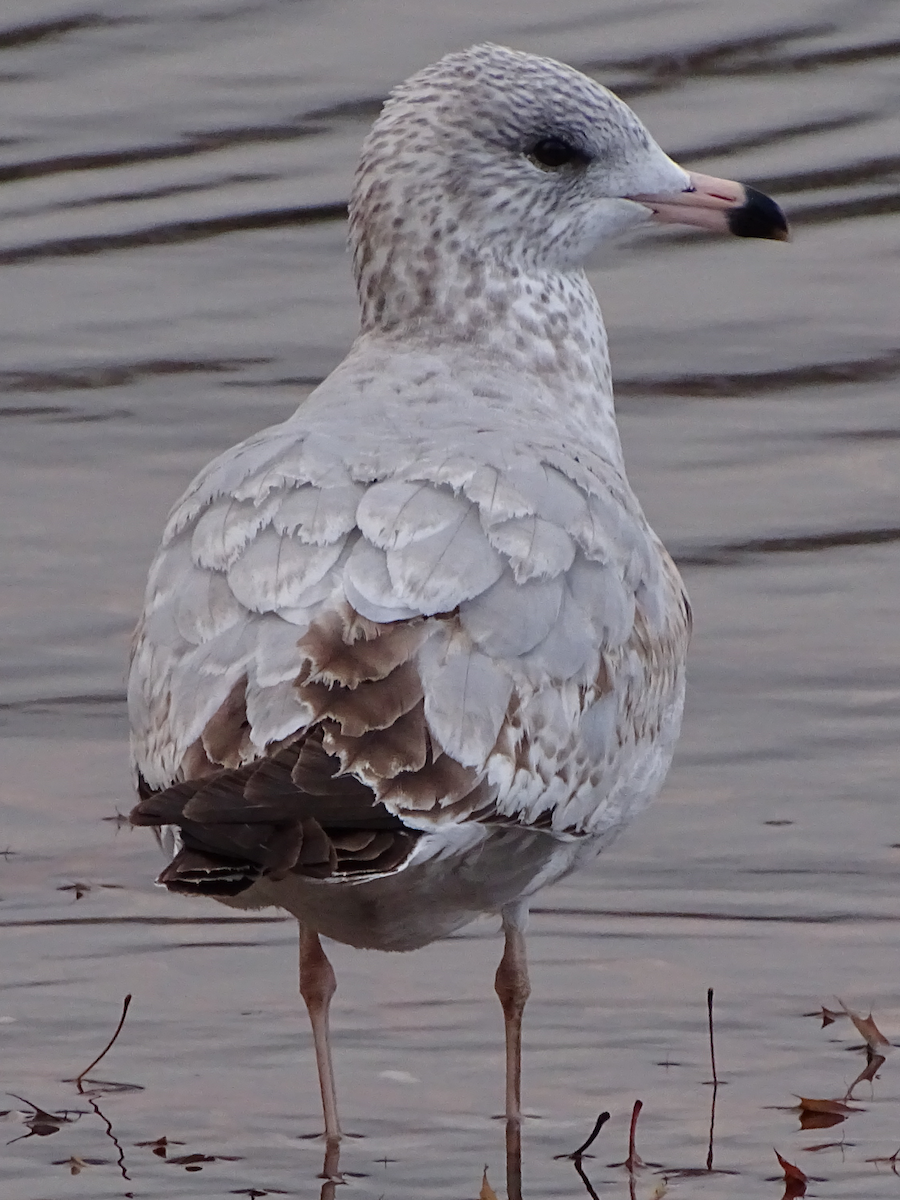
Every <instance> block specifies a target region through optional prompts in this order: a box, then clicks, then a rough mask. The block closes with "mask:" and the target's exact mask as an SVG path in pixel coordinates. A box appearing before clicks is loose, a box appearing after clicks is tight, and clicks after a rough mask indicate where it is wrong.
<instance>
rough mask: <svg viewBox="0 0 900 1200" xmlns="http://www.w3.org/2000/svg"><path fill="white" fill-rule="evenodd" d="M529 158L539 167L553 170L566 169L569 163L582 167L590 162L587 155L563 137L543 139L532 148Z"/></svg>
mask: <svg viewBox="0 0 900 1200" xmlns="http://www.w3.org/2000/svg"><path fill="white" fill-rule="evenodd" d="M528 157H529V158H531V159H533V160H534V162H536V163H537V164H538V165H539V166H541V167H549V168H550V169H551V170H556V169H557V168H558V167H564V166H566V165H567V164H569V163H576V164H578V165H579V166H580V165H582V164H584V163H586V162H587V161H588V160H587V155H586V154H583V153H582V151H581V150H579V149H577V148H576V147H575V146H573V145H572V143H571V142H567V141H566V140H565V138H561V137H545V138H541V140H540V141H539V142H535V144H534V145H533V146H532V147H531V149H530V150H529V152H528Z"/></svg>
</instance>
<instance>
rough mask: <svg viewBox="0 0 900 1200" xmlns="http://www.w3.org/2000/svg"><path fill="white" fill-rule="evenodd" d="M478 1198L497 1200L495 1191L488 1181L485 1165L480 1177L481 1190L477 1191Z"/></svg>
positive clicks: (481, 1199) (479, 1199)
mask: <svg viewBox="0 0 900 1200" xmlns="http://www.w3.org/2000/svg"><path fill="white" fill-rule="evenodd" d="M478 1200H497V1193H496V1192H495V1191H494V1189H493V1188H492V1187H491V1185H490V1184H489V1183H488V1177H487V1167H485V1168H484V1175H483V1176H482V1178H481V1191H480V1192H479V1193H478Z"/></svg>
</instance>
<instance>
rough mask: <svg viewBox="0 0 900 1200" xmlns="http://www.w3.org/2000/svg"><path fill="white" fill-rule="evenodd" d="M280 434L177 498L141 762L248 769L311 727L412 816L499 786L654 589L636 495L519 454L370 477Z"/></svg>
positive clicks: (140, 705)
mask: <svg viewBox="0 0 900 1200" xmlns="http://www.w3.org/2000/svg"><path fill="white" fill-rule="evenodd" d="M269 441H270V442H277V444H276V445H270V444H266V439H265V438H258V439H251V443H247V444H245V445H244V446H242V447H238V448H237V450H236V451H235V452H234V453H233V454H232V455H231V456H228V455H226V456H224V457H223V459H221V460H219V463H218V464H217V465H216V464H214V466H213V468H212V469H210V470H209V471H207V472H205V473H204V475H202V476H201V477H200V478H199V479H198V481H197V483H196V484H195V485H193V487H192V489H191V490H190V491H189V492H188V493H187V494H186V496H185V497H184V499H183V501H182V502H180V504H179V506H177V507H176V509H175V511H174V512H173V515H172V518H171V520H170V523H169V527H168V530H167V535H166V540H165V541H164V544H163V547H162V549H161V551H160V554H159V555H158V557H157V560H156V562H155V564H154V567H153V570H152V572H151V578H150V582H149V584H148V591H147V601H146V607H145V612H144V616H143V618H142V621H141V625H140V626H139V629H138V634H137V637H136V642H135V651H134V658H133V663H132V672H131V681H130V689H129V699H130V707H131V711H132V723H133V727H134V753H135V759H136V763H137V767H138V769H139V771H140V772H141V774H142V776H143V777H144V778H145V779H146V781H147V784H148V785H149V786H150V787H151V788H161V787H167V786H168V785H169V784H171V783H172V782H173V781H174V780H176V779H178V778H181V777H184V776H185V775H186V774H187V775H190V773H191V771H193V770H198V769H199V770H205V771H208V770H210V769H217V768H220V767H223V766H225V767H229V768H235V767H239V766H241V765H242V764H243V763H246V762H249V761H252V760H253V759H254V758H257V757H259V756H261V755H265V754H266V753H274V752H277V751H278V749H279V748H280V747H281V746H282V745H284V744H285V743H286V742H288V741H290V739H292V738H294V739H296V737H298V736H300V735H301V734H303V732H304V731H305V730H308V729H310V728H311V727H313V726H315V727H316V728H318V729H320V730H321V738H322V746H323V748H324V750H325V751H326V752H327V754H328V755H331V756H332V759H333V760H336V766H337V763H339V769H340V771H342V772H348V773H351V774H353V775H354V776H355V777H356V778H357V779H359V780H360V781H361V782H363V783H365V784H366V785H368V786H369V787H371V788H372V790H373V792H374V793H375V795H376V796H377V797H378V799H379V800H380V801H383V802H384V803H385V804H386V805H388V807H389V808H390V809H392V810H393V811H395V812H398V813H401V814H402V815H404V818H405V819H406V818H409V819H411V820H413V821H420V822H422V823H423V824H426V825H427V824H428V823H429V822H432V821H434V820H437V819H458V818H460V817H463V816H465V815H470V814H471V813H473V812H476V811H480V810H483V809H485V808H489V807H490V806H492V805H496V804H497V802H498V801H499V800H501V799H502V794H503V793H509V792H510V790H511V789H513V790H514V788H515V787H516V786H517V784H516V779H517V771H519V770H520V769H521V762H520V761H518V760H521V748H522V742H523V739H525V738H527V736H528V733H529V730H528V719H530V718H529V716H528V714H529V713H530V714H531V716H532V717H535V718H536V719H539V720H542V719H544V718H543V717H541V716H540V714H539V710H540V711H543V710H545V709H546V708H547V704H548V703H549V701H548V699H547V698H548V696H552V697H554V699H553V701H552V703H553V705H555V706H556V708H557V709H558V708H559V707H560V704H561V703H563V702H562V701H561V700H560V697H564V704H563V707H564V708H566V711H567V713H568V718H567V719H568V723H569V725H570V727H571V726H573V725H574V726H577V724H578V722H579V720H580V717H581V713H582V711H583V710H584V708H585V706H586V705H588V704H589V703H590V702H591V701H592V699H593V698H594V697H595V696H596V695H599V694H600V693H601V692H602V690H603V689H604V687H608V684H609V680H608V678H607V673H606V666H605V663H606V657H605V656H608V655H609V654H610V653H614V652H615V651H616V650H617V649H618V648H621V647H622V646H623V645H624V644H625V643H626V642H627V641H628V639H629V638H630V637H631V635H632V631H633V628H634V619H635V596H636V595H639V594H640V593H641V592H642V591H646V592H648V593H649V594H653V593H654V591H655V590H658V586H659V581H658V579H656V578H655V576H654V572H656V573H657V574H658V567H657V566H656V559H655V557H654V548H653V544H652V542H651V540H650V538H651V535H649V534H648V532H647V530H646V526H645V524H644V523H643V519H642V517H641V516H640V513H639V510H637V511H636V512H630V511H628V510H627V508H624V507H623V505H622V503H621V501H620V500H619V499H618V498H617V497H615V496H613V495H611V494H610V492H609V490H608V489H606V488H604V487H600V486H599V485H598V487H597V489H596V494H591V493H589V492H588V491H586V490H585V489H584V488H583V487H582V486H579V485H577V484H576V483H574V482H573V480H572V479H571V478H569V477H567V475H566V474H565V473H564V472H563V471H562V470H560V469H558V467H557V466H550V465H548V464H546V463H544V462H541V461H540V459H539V458H536V457H534V456H529V455H528V454H527V453H524V452H523V453H522V454H520V455H518V456H517V455H515V454H512V453H511V452H507V453H506V454H505V455H504V459H503V461H502V463H500V464H499V465H497V466H492V465H489V464H485V463H484V462H483V461H482V462H479V461H477V460H476V459H466V458H465V457H464V456H453V457H450V456H446V455H445V456H443V457H442V458H441V457H440V456H436V457H435V458H434V459H433V461H431V462H428V461H427V460H425V459H419V460H417V461H415V462H412V463H410V462H407V464H406V466H405V469H403V470H397V471H394V473H393V474H392V476H391V477H389V478H381V479H378V478H376V479H374V480H373V479H372V478H371V472H369V477H368V478H367V477H366V475H367V472H366V470H365V469H362V468H360V467H359V466H355V465H354V463H353V462H352V461H347V459H346V458H344V457H342V454H341V452H340V451H339V449H338V448H337V447H336V446H335V445H334V443H333V442H327V443H324V444H323V443H322V442H321V440H320V442H319V443H318V444H311V443H312V442H313V439H312V438H310V437H308V438H306V439H305V440H301V439H300V438H299V437H298V436H297V435H296V434H294V435H292V436H291V437H288V435H287V434H286V433H285V432H284V431H278V430H276V431H275V432H274V435H273V433H271V432H270V434H269ZM347 457H348V458H349V456H347ZM423 476H425V477H423ZM541 698H543V699H541ZM561 719H562V718H561ZM570 732H571V728H570ZM517 756H518V760H517ZM517 761H518V765H517Z"/></svg>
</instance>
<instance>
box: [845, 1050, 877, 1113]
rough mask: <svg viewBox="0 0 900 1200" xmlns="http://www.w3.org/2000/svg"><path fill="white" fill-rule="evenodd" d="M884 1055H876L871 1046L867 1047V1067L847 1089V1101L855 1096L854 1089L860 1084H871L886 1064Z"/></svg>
mask: <svg viewBox="0 0 900 1200" xmlns="http://www.w3.org/2000/svg"><path fill="white" fill-rule="evenodd" d="M884 1061H885V1058H884V1055H883V1054H876V1053H875V1051H874V1050H873V1049H872V1047H871V1046H866V1065H865V1066H864V1067H863V1069H862V1070H861V1071H860V1073H859V1074H858V1075H857V1077H856V1078H855V1079H854V1080H853V1082H852V1083H851V1084H850V1086H849V1087H848V1088H847V1099H848V1100H849V1099H850V1098H851V1097H852V1095H853V1089H854V1088H855V1087H856V1085H857V1084H858V1083H871V1082H872V1080H873V1079H874V1078H875V1076H876V1075H877V1074H878V1072H879V1071H880V1070H881V1068H882V1066H883V1064H884Z"/></svg>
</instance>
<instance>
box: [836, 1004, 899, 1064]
mask: <svg viewBox="0 0 900 1200" xmlns="http://www.w3.org/2000/svg"><path fill="white" fill-rule="evenodd" d="M837 999H838V1003H839V1004H840V1006H841V1008H842V1009H843V1010H844V1012H845V1013H846V1014H847V1016H848V1017H849V1018H850V1020H851V1021H852V1022H853V1024H854V1025H855V1026H856V1029H857V1032H858V1033H859V1034H860V1036H861V1037H862V1038H863V1040H864V1041H865V1043H866V1045H867V1046H868V1047H869V1049H870V1050H872V1051H874V1052H875V1054H882V1055H884V1054H887V1053H888V1048H890V1049H893V1047H892V1046H891V1043H890V1042H889V1041H888V1040H887V1038H886V1037H885V1036H884V1034H883V1033H882V1032H881V1030H880V1029H879V1028H878V1026H877V1025H876V1024H875V1022H874V1021H873V1020H872V1014H871V1013H869V1015H868V1016H867V1017H861V1016H860V1015H859V1013H856V1012H854V1011H853V1009H852V1008H848V1007H847V1005H846V1004H845V1003H844V1002H843V1000H841V998H840V996H838V998H837Z"/></svg>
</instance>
